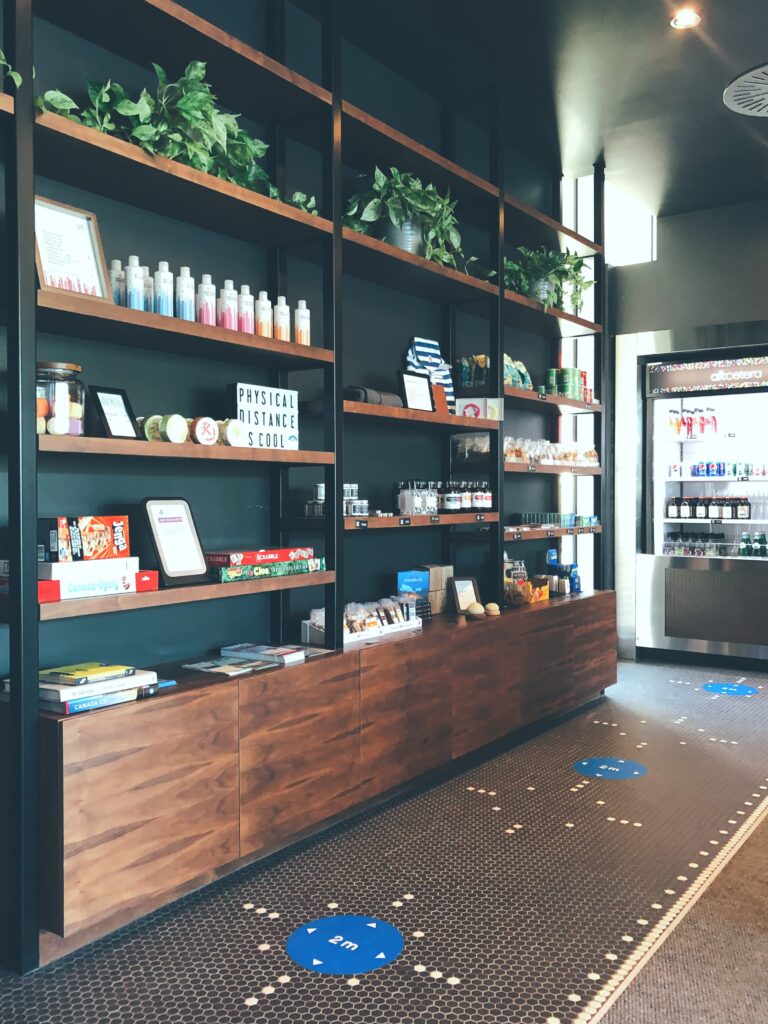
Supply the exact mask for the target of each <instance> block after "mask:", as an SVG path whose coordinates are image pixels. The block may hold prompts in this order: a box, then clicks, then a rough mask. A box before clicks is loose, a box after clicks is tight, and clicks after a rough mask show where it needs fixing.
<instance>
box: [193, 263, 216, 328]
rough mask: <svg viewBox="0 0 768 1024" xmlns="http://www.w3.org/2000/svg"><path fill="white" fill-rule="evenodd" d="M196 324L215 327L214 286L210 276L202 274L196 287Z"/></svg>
mask: <svg viewBox="0 0 768 1024" xmlns="http://www.w3.org/2000/svg"><path fill="white" fill-rule="evenodd" d="M197 322H198V323H199V324H206V325H207V326H209V327H215V326H216V285H215V284H214V283H213V280H212V279H211V275H210V274H203V276H202V278H201V279H200V284H199V285H198V286H197Z"/></svg>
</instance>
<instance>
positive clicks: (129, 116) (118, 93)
mask: <svg viewBox="0 0 768 1024" xmlns="http://www.w3.org/2000/svg"><path fill="white" fill-rule="evenodd" d="M152 66H153V67H154V69H155V75H156V78H157V86H156V89H155V93H154V95H153V94H152V93H151V92H150V91H149V90H147V89H142V91H141V93H140V95H139V97H138V99H136V100H133V99H131V97H130V96H129V95H128V93H127V91H126V90H125V88H124V87H123V86H122V85H120V84H119V83H118V82H112V81H108V82H88V100H89V105H88V106H85V107H83V108H82V109H81V108H80V107H79V105H78V104H77V103H76V102H75V101H74V100H73V99H72V98H71V97H70V96H67V94H66V93H63V92H61V91H60V90H58V89H49V90H47V92H44V93H43V95H42V96H38V97H37V99H36V101H35V102H36V105H37V108H38V109H39V110H41V111H52V112H53V113H56V114H60V115H62V116H63V117H67V118H69V119H70V120H71V121H76V122H77V123H78V124H84V125H86V126H87V127H89V128H95V129H96V131H100V132H105V133H107V134H109V135H116V136H118V137H119V138H122V139H125V140H127V141H128V142H131V143H133V144H134V145H137V146H140V147H141V148H142V149H143V150H145V151H146V152H147V153H150V154H152V155H153V156H155V155H156V156H164V157H167V158H168V159H169V160H178V161H179V162H180V163H183V164H187V165H188V166H189V167H194V168H195V169H196V170H198V171H205V172H206V173H207V174H214V175H216V177H218V178H223V179H224V181H231V182H232V183H233V184H235V185H242V186H243V188H248V189H252V190H253V191H256V192H261V193H262V194H264V195H268V196H269V197H270V198H272V199H282V198H283V197H281V195H280V193H279V191H278V189H277V188H276V187H275V185H273V184H272V182H271V181H270V179H269V175H268V174H267V172H266V171H265V170H264V168H263V167H262V166H261V164H260V163H259V160H261V159H262V158H263V157H264V156H265V155H266V152H267V150H268V149H269V146H268V145H267V143H266V142H262V141H261V139H256V138H253V136H251V135H249V134H248V132H246V131H245V130H244V129H243V128H241V127H240V124H239V121H238V118H239V116H240V115H239V114H228V113H226V112H225V111H223V110H221V109H220V108H219V107H218V105H217V103H216V97H215V95H214V94H213V92H212V91H211V86H210V84H209V83H208V82H207V81H206V80H205V67H206V66H205V62H204V61H199V60H196V61H192V62H191V63H190V64H188V65H187V67H186V69H185V71H184V74H183V75H182V76H181V78H179V79H178V81H175V82H169V81H168V76H167V74H166V73H165V71H164V70H163V68H161V67H160V66H159V65H158V64H153V65H152ZM284 201H285V202H287V203H290V205H291V206H296V207H298V208H299V209H300V210H304V211H305V212H306V213H311V214H316V213H317V208H316V207H317V204H316V201H315V197H314V196H308V195H306V193H304V192H294V193H293V194H292V195H291V196H290V197H289V198H285V199H284Z"/></svg>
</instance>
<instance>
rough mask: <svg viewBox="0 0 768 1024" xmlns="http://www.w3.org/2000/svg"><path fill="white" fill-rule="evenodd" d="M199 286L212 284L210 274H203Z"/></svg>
mask: <svg viewBox="0 0 768 1024" xmlns="http://www.w3.org/2000/svg"><path fill="white" fill-rule="evenodd" d="M200 284H213V282H212V281H211V275H210V274H203V276H202V279H201V281H200Z"/></svg>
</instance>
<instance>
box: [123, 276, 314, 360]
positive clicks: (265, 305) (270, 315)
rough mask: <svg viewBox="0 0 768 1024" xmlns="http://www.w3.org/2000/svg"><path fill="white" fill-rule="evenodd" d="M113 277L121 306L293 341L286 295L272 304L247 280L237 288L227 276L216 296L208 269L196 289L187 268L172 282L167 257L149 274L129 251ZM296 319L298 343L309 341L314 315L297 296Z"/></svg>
mask: <svg viewBox="0 0 768 1024" xmlns="http://www.w3.org/2000/svg"><path fill="white" fill-rule="evenodd" d="M110 279H111V283H112V297H113V300H114V302H115V305H117V306H127V307H128V309H140V310H143V311H144V312H145V313H159V314H160V315H161V316H175V317H177V318H178V319H179V320H189V321H197V323H200V324H207V325H209V326H212V327H213V326H218V327H226V328H227V329H228V330H230V331H240V332H242V333H243V334H258V335H259V336H260V337H262V338H273V337H274V338H277V339H278V340H279V341H290V340H291V310H290V307H289V305H288V303H287V302H286V301H285V296H284V295H278V297H277V303H276V304H275V307H274V309H273V307H272V303H271V302H270V299H269V296H268V295H267V293H266V292H259V295H258V298H255V297H254V296H253V295H251V289H250V288H249V286H248V285H247V284H244V285H241V286H240V291H239V293H238V292H237V290H236V289H235V286H234V282H233V281H230V280H227V281H225V282H224V287H223V288H221V289H220V291H219V294H218V296H217V295H216V285H215V284H214V283H213V281H212V280H211V275H210V274H203V276H202V279H201V281H200V284H199V285H198V286H197V292H195V279H194V277H192V275H191V274H190V272H189V267H181V268H180V269H179V274H178V277H177V278H176V281H175V284H174V278H173V274H172V273H171V271H170V269H169V267H168V264H167V263H166V262H165V261H164V260H161V262H160V263H158V265H157V270H156V271H155V273H154V275H151V274H150V272H149V267H146V266H141V265H140V264H139V257H138V256H129V257H128V264H127V265H126V267H125V268H123V266H122V264H121V262H120V260H112V268H111V270H110ZM293 324H294V341H295V342H296V344H297V345H309V344H310V315H309V310H308V309H307V303H306V301H305V300H304V299H300V300H299V303H298V306H297V307H296V310H295V312H294V318H293Z"/></svg>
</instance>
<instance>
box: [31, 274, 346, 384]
mask: <svg viewBox="0 0 768 1024" xmlns="http://www.w3.org/2000/svg"><path fill="white" fill-rule="evenodd" d="M37 327H38V330H39V331H42V332H44V333H50V334H60V335H64V336H65V337H67V338H88V339H89V340H92V341H100V342H109V343H110V344H119V345H129V346H132V347H135V348H147V349H151V350H152V351H154V352H157V351H161V350H162V351H165V352H173V353H177V354H185V355H190V354H192V353H199V354H202V355H207V356H212V357H214V358H215V359H217V360H219V359H227V360H233V361H240V362H243V361H245V360H250V359H251V358H252V357H257V358H258V359H259V361H263V362H264V363H266V364H270V365H272V364H275V365H281V366H284V367H286V368H289V369H295V370H300V369H303V368H305V367H306V368H312V367H313V366H316V365H323V364H325V363H332V362H333V352H331V351H330V350H329V349H325V348H319V347H318V346H315V345H294V344H292V343H291V342H287V341H276V340H275V339H274V338H261V337H259V336H257V335H252V334H241V333H240V332H239V331H228V330H225V329H224V328H223V327H208V326H206V325H205V324H198V323H192V322H190V321H187V320H179V319H177V318H176V317H169V316H160V315H159V314H157V313H143V312H142V311H141V310H137V309H126V307H125V306H113V305H112V303H109V302H96V301H94V300H93V299H90V298H88V296H85V295H76V294H74V293H72V292H65V291H39V292H38V293H37Z"/></svg>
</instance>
